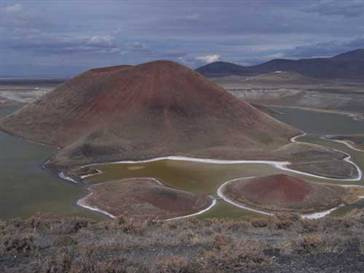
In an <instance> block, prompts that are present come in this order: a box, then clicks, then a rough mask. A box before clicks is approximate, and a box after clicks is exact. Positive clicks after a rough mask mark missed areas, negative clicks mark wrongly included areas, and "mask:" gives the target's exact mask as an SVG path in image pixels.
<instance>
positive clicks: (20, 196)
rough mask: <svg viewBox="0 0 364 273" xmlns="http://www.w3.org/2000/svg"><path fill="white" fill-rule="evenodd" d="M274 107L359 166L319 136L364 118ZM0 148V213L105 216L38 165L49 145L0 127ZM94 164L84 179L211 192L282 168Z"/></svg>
mask: <svg viewBox="0 0 364 273" xmlns="http://www.w3.org/2000/svg"><path fill="white" fill-rule="evenodd" d="M13 110H14V109H6V110H4V109H3V110H2V113H0V114H1V115H4V114H6V113H9V112H11V111H13ZM279 112H280V113H279V114H278V113H277V114H276V118H278V119H280V120H282V121H284V122H287V123H290V124H292V125H294V126H295V127H297V128H300V129H302V130H304V131H306V132H308V133H309V134H312V135H308V136H306V137H304V138H302V139H300V140H305V141H307V142H312V143H318V144H322V145H327V146H331V147H333V148H336V149H340V150H342V151H345V152H347V153H350V154H351V155H352V157H353V160H354V161H355V162H356V163H357V164H358V165H359V166H360V167H361V168H362V169H364V153H362V152H357V151H353V150H351V149H349V148H348V147H346V146H345V145H343V144H340V143H334V142H331V141H325V140H322V139H320V138H319V137H318V136H320V135H325V134H351V133H363V132H364V121H355V120H353V119H352V118H350V117H348V116H344V115H336V114H331V113H320V112H312V111H307V110H299V109H288V108H279ZM0 149H1V150H0V151H1V152H0V218H9V217H27V216H30V215H32V214H34V213H36V212H43V213H57V214H67V215H83V216H91V217H95V218H103V217H104V216H102V215H100V214H97V213H94V212H91V211H88V210H86V209H83V208H80V207H78V206H77V205H76V202H77V200H78V199H79V198H80V197H82V196H84V195H85V194H86V192H87V191H86V186H85V185H82V184H73V183H70V182H66V181H63V180H61V179H59V178H58V177H57V176H55V175H54V174H53V173H51V172H50V171H48V170H44V169H42V167H41V166H42V164H43V162H44V161H45V160H46V159H47V158H49V157H50V156H51V155H52V154H53V153H54V152H55V150H54V149H52V148H49V147H46V146H42V145H38V144H34V143H30V142H27V141H25V140H23V139H20V138H17V137H13V136H10V135H8V134H5V133H2V132H0ZM96 167H97V168H98V169H100V170H102V171H103V173H102V174H101V175H97V176H94V177H90V178H89V180H88V182H89V183H99V182H103V181H107V180H112V179H120V178H127V177H140V176H150V177H155V178H158V179H160V180H161V181H162V182H163V183H165V184H167V185H169V186H172V187H175V188H178V189H184V190H188V191H192V192H207V193H209V194H211V195H213V196H216V190H217V188H218V187H219V185H221V184H222V183H223V182H224V181H226V180H229V179H233V178H237V177H243V176H244V177H247V176H257V175H269V174H275V173H282V171H280V170H277V169H275V168H274V167H271V166H269V165H264V164H210V163H197V162H187V161H174V160H161V161H154V162H149V163H138V164H108V165H99V166H96ZM302 177H304V176H302ZM306 178H307V177H306ZM310 180H314V181H318V182H332V183H337V182H335V181H331V180H326V179H312V178H310ZM341 183H342V182H341ZM347 183H350V184H354V183H352V182H347ZM357 184H364V181H360V182H357ZM363 206H364V201H363V202H358V203H357V204H355V206H351V207H346V208H343V209H340V210H338V211H337V212H335V213H337V214H340V213H343V212H344V211H346V210H348V209H350V208H352V207H363ZM252 216H256V215H255V214H254V213H251V212H248V211H245V210H242V209H239V208H236V207H233V206H231V205H229V204H227V203H225V202H223V201H221V200H219V201H218V203H217V205H216V206H215V207H214V208H213V209H211V210H210V211H208V212H207V213H205V214H203V215H201V216H200V217H202V218H204V217H229V218H235V217H239V218H244V217H252Z"/></svg>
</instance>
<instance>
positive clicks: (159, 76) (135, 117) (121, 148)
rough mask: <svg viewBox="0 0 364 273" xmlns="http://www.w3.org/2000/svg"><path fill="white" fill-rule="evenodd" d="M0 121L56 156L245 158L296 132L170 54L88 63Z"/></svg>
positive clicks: (76, 159) (91, 158)
mask: <svg viewBox="0 0 364 273" xmlns="http://www.w3.org/2000/svg"><path fill="white" fill-rule="evenodd" d="M0 126H1V128H2V129H4V130H6V131H8V132H10V133H14V134H16V135H20V136H23V137H26V138H29V139H31V140H34V141H38V142H43V143H48V144H53V145H57V146H60V147H63V148H64V149H63V150H62V151H61V153H60V154H58V156H57V157H58V161H59V162H57V163H58V164H61V161H62V162H63V163H64V162H67V161H70V160H71V161H74V163H75V162H77V163H81V162H82V163H86V162H93V161H103V160H121V159H142V158H151V157H155V156H164V155H173V154H174V155H176V154H184V155H195V156H205V157H209V156H213V157H223V158H244V157H249V155H250V154H251V153H252V152H253V151H256V150H258V149H260V150H261V151H263V152H264V151H265V150H267V149H268V150H269V149H273V148H276V147H278V146H279V145H281V144H284V143H287V140H288V138H289V137H290V136H293V135H295V134H297V130H295V129H293V128H292V127H289V126H288V125H285V124H283V123H281V122H279V121H277V120H275V119H273V118H271V117H269V116H268V115H266V114H264V113H262V112H261V111H259V110H257V109H256V108H254V107H252V106H251V105H249V104H248V103H246V102H244V101H242V100H239V99H237V98H235V97H234V96H232V95H231V94H229V93H228V92H226V91H225V90H224V89H222V88H221V87H219V86H217V85H215V84H214V83H212V82H210V81H208V80H207V79H205V78H204V77H203V76H201V75H200V74H198V73H196V72H194V71H192V70H191V69H189V68H187V67H184V66H182V65H179V64H176V63H173V62H169V61H156V62H151V63H146V64H141V65H137V66H117V67H108V68H99V69H92V70H90V71H87V72H85V73H83V74H81V75H80V76H77V77H75V78H73V79H71V80H70V81H67V82H66V83H64V84H63V85H61V86H59V87H58V88H57V89H56V90H54V91H53V92H51V93H49V94H47V95H46V96H44V97H42V98H41V99H40V100H39V101H37V102H35V103H33V104H30V105H27V106H25V107H24V108H22V109H21V110H20V111H18V112H17V113H15V114H13V115H11V116H9V117H7V118H5V119H4V120H2V122H1V123H0ZM263 152H262V153H263ZM63 163H62V164H63Z"/></svg>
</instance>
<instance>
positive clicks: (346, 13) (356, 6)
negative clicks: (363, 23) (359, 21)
mask: <svg viewBox="0 0 364 273" xmlns="http://www.w3.org/2000/svg"><path fill="white" fill-rule="evenodd" d="M304 10H305V11H308V12H315V13H318V14H321V15H329V16H332V15H334V16H343V17H348V18H351V17H360V16H363V14H364V2H363V1H361V0H341V1H337V0H336V1H334V0H326V1H320V2H319V3H317V4H314V5H313V6H311V7H309V8H307V9H304Z"/></svg>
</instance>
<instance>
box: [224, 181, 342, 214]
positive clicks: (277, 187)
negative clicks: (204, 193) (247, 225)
mask: <svg viewBox="0 0 364 273" xmlns="http://www.w3.org/2000/svg"><path fill="white" fill-rule="evenodd" d="M223 192H224V194H225V195H226V196H227V197H229V198H231V199H233V200H235V201H237V202H240V203H242V204H245V205H248V206H252V207H256V208H261V209H264V210H269V211H297V212H311V211H320V210H324V209H327V208H332V207H336V206H338V205H339V204H341V203H343V202H344V200H346V199H347V198H348V195H349V191H347V190H346V189H344V188H343V187H339V186H335V185H328V184H319V183H313V182H307V181H305V180H302V179H300V178H297V177H293V176H288V175H283V174H279V175H271V176H265V177H257V178H252V179H240V180H235V181H232V182H231V183H229V184H227V185H226V186H225V188H224V189H223Z"/></svg>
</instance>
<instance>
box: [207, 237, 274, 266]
mask: <svg viewBox="0 0 364 273" xmlns="http://www.w3.org/2000/svg"><path fill="white" fill-rule="evenodd" d="M263 250H264V246H263V244H261V243H259V242H257V241H243V242H239V243H236V244H229V245H226V246H222V247H220V249H213V250H210V251H206V252H205V253H204V254H203V256H202V258H201V259H200V264H201V266H202V268H203V269H204V272H242V271H244V270H249V269H257V268H259V267H262V266H265V265H268V264H270V263H271V258H270V257H268V256H266V255H265V254H264V252H263Z"/></svg>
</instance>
